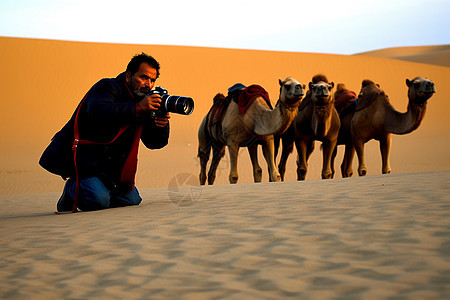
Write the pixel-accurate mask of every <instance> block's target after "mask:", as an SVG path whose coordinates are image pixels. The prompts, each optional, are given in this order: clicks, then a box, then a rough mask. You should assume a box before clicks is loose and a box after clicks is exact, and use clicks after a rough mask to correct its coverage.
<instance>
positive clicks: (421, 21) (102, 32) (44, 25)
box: [0, 0, 450, 54]
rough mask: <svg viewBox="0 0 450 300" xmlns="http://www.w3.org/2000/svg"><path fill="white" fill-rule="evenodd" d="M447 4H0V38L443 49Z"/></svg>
mask: <svg viewBox="0 0 450 300" xmlns="http://www.w3.org/2000/svg"><path fill="white" fill-rule="evenodd" d="M449 16H450V0H425V1H424V0H359V1H358V0H341V1H338V0H313V1H301V0H296V1H294V0H275V1H274V0H226V1H214V0H122V1H117V0H59V1H57V0H0V36H7V37H26V38H42V39H56V40H69V41H87V42H108V43H126V44H156V45H187V46H203V47H219V48H237V49H256V50H275V51H291V52H317V53H333V54H354V53H359V52H363V51H370V50H377V49H381V48H390V47H402V46H423V45H442V44H450V17H449Z"/></svg>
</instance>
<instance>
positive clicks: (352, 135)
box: [333, 77, 436, 177]
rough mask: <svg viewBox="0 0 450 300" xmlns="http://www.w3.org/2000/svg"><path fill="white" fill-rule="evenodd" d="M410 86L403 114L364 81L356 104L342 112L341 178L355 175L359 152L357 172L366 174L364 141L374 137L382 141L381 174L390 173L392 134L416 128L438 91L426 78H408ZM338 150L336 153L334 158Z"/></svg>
mask: <svg viewBox="0 0 450 300" xmlns="http://www.w3.org/2000/svg"><path fill="white" fill-rule="evenodd" d="M406 85H407V86H408V99H409V101H408V108H407V111H406V112H404V113H401V112H398V111H396V110H395V109H394V107H393V106H392V105H391V104H390V103H389V98H388V96H387V95H386V94H385V93H384V91H383V90H382V89H381V88H380V87H379V85H377V84H375V83H374V82H373V81H371V80H364V81H363V82H362V88H361V92H360V93H359V95H358V100H357V105H356V106H354V107H353V109H351V110H349V111H347V113H345V112H343V113H345V114H342V113H341V122H342V127H341V132H340V137H339V143H340V144H345V154H344V160H343V162H342V165H341V172H342V177H350V176H352V174H353V170H352V162H353V157H354V153H355V150H356V153H357V155H358V160H359V165H358V174H359V176H364V175H366V174H367V167H366V164H365V161H364V144H365V143H367V142H368V141H370V140H371V139H375V140H377V141H379V142H380V152H381V158H382V173H383V174H387V173H390V172H391V166H390V163H389V152H390V147H391V134H407V133H410V132H412V131H414V130H416V129H417V128H418V127H419V126H420V124H421V122H422V120H423V118H424V116H425V111H426V106H427V100H428V99H429V98H430V97H431V96H432V95H433V94H434V93H435V92H436V89H435V87H434V83H433V82H432V81H431V80H429V79H426V78H423V77H416V78H414V79H413V80H409V79H406ZM335 155H336V153H334V155H333V160H334V157H335Z"/></svg>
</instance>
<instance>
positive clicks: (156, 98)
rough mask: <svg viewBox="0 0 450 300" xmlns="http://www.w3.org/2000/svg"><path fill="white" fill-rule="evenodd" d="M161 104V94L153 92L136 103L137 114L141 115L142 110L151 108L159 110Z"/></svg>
mask: <svg viewBox="0 0 450 300" xmlns="http://www.w3.org/2000/svg"><path fill="white" fill-rule="evenodd" d="M160 106H161V96H160V95H158V94H153V95H150V96H146V97H145V98H144V99H142V100H141V101H139V102H138V103H136V114H137V115H139V114H140V113H141V112H144V111H149V110H155V111H156V110H158V108H159V107H160Z"/></svg>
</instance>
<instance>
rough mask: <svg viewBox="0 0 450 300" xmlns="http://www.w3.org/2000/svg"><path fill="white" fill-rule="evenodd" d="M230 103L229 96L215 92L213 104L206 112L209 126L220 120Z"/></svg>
mask: <svg viewBox="0 0 450 300" xmlns="http://www.w3.org/2000/svg"><path fill="white" fill-rule="evenodd" d="M229 104H230V98H229V97H225V96H224V95H223V94H217V95H216V96H215V97H214V100H213V106H212V107H211V109H210V110H209V112H208V119H209V123H208V124H209V126H213V125H216V124H217V123H220V122H222V118H223V116H224V115H225V112H226V111H227V108H228V105H229Z"/></svg>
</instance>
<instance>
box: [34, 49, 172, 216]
mask: <svg viewBox="0 0 450 300" xmlns="http://www.w3.org/2000/svg"><path fill="white" fill-rule="evenodd" d="M159 69H160V66H159V63H158V62H157V61H156V60H155V59H154V58H153V57H151V56H149V55H147V54H145V53H142V54H139V55H135V56H134V57H133V58H132V59H131V61H130V62H129V64H128V66H127V68H126V71H125V72H123V73H121V74H119V75H118V76H117V77H116V78H105V79H102V80H100V81H99V82H97V83H96V84H95V85H94V86H93V87H92V88H91V89H90V90H89V91H88V93H87V94H86V96H85V98H84V99H83V101H82V102H81V103H80V105H79V108H78V109H77V110H76V111H75V113H74V114H73V116H72V118H71V119H70V120H69V122H68V123H67V124H66V125H65V126H64V127H63V128H62V129H61V131H60V132H58V133H57V134H56V135H55V137H54V138H53V140H55V139H56V138H57V136H58V135H60V136H70V139H72V138H73V137H74V132H75V138H74V139H72V140H75V142H74V145H73V150H75V156H76V159H75V162H76V163H74V164H73V167H72V169H71V170H72V171H71V172H70V173H69V176H68V177H69V179H68V180H67V182H66V184H65V186H64V191H63V194H62V196H61V198H60V199H59V201H58V204H57V210H58V212H63V211H72V210H75V209H76V207H77V208H78V209H80V210H82V211H84V210H86V211H89V210H98V209H104V208H109V207H119V206H127V205H138V204H140V202H141V201H142V198H141V197H140V196H139V192H138V190H137V189H136V187H135V186H134V176H135V173H136V164H137V148H138V145H139V139H140V140H141V141H142V142H143V144H144V145H145V146H146V147H147V148H149V149H159V148H162V147H164V146H166V145H167V143H168V139H169V118H170V115H169V114H168V113H167V114H166V115H164V116H156V117H152V115H151V113H150V112H151V111H157V110H158V108H159V106H160V104H161V96H160V95H158V94H154V95H148V94H149V92H150V91H151V90H152V89H153V87H154V85H155V81H156V79H157V78H158V77H159ZM77 133H78V134H79V138H78V139H77V138H76V136H77ZM53 140H52V142H53ZM70 146H71V147H72V145H70ZM51 147H52V144H50V146H49V148H51ZM41 160H42V158H41ZM72 161H73V159H72ZM59 175H61V174H59ZM63 177H65V176H63ZM74 199H78V201H77V203H76V207H75V206H74Z"/></svg>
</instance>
